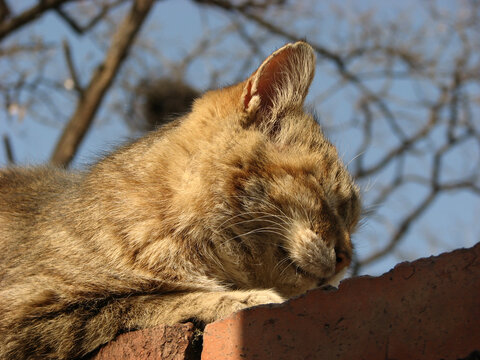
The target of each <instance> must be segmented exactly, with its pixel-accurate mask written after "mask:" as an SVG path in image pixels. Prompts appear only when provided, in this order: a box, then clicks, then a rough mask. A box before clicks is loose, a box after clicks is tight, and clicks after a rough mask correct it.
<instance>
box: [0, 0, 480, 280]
mask: <svg viewBox="0 0 480 360" xmlns="http://www.w3.org/2000/svg"><path fill="white" fill-rule="evenodd" d="M31 3H32V1H29V0H20V1H16V2H15V6H16V7H17V9H21V8H25V7H28V6H29V5H30V4H31ZM300 3H301V2H300ZM327 3H329V2H327ZM446 3H447V6H448V2H446ZM379 4H382V2H380V1H360V2H355V6H357V7H367V8H368V7H372V6H374V7H375V6H377V5H379ZM411 4H412V1H405V2H402V3H401V4H400V5H399V2H393V1H390V2H383V6H379V8H378V9H377V10H379V13H380V14H381V15H382V16H387V17H388V16H393V17H394V16H396V7H404V8H407V7H408V6H411ZM319 6H322V5H319ZM306 10H307V11H308V9H306ZM416 17H418V22H419V23H421V22H422V18H421V14H419V13H417V14H412V18H413V23H415V22H416V21H417V19H416ZM229 20H230V19H229V18H228V17H227V16H226V15H224V14H222V13H221V12H219V11H208V12H207V11H203V12H199V11H198V7H197V6H195V5H193V4H192V3H191V2H190V1H187V0H175V1H172V0H170V1H159V2H158V4H157V5H156V7H155V10H154V12H153V13H152V14H150V16H149V19H148V22H147V24H145V26H144V28H143V30H142V31H144V32H151V33H150V34H149V35H150V36H149V38H151V39H153V42H152V44H151V45H152V46H153V47H157V48H159V49H161V52H162V54H163V55H164V57H165V60H164V61H163V62H162V63H155V61H153V60H152V59H153V57H151V56H147V57H145V59H142V60H143V62H142V65H141V66H142V67H143V68H142V69H136V68H135V67H133V68H129V69H128V70H129V72H128V75H129V76H134V75H132V74H135V72H138V74H145V72H143V73H142V71H144V70H145V68H147V71H146V73H147V74H149V75H150V76H157V75H164V74H165V73H166V72H167V73H168V71H169V70H168V67H167V66H166V65H165V64H166V63H168V62H171V63H174V62H175V59H179V58H181V57H183V56H184V55H185V54H186V53H188V51H190V49H192V48H194V47H195V46H196V45H197V44H198V42H199V39H200V34H203V29H204V26H205V23H206V22H208V24H209V27H210V28H211V29H216V28H217V29H221V28H222V26H224V25H225V24H227V23H228V22H229ZM314 20H315V19H314ZM331 21H332V20H331V19H329V18H328V16H325V17H324V18H322V19H320V20H319V21H318V23H319V24H317V22H315V21H310V22H305V23H301V22H299V23H295V24H294V27H295V29H296V30H297V31H298V33H302V32H305V36H306V38H307V39H308V29H309V28H310V27H312V26H321V27H323V28H325V29H326V30H327V31H325V34H324V35H321V36H320V40H321V41H323V42H324V43H326V44H328V43H329V42H334V41H335V39H334V38H333V37H332V36H330V33H329V32H328V28H329V26H332V24H330V22H331ZM247 30H248V31H253V30H252V29H247ZM32 32H35V33H36V34H41V35H42V36H43V37H44V38H45V40H46V42H47V43H48V42H50V43H54V44H59V43H61V42H62V41H63V40H64V39H67V40H68V41H69V42H70V43H71V47H72V50H73V53H74V55H75V57H76V58H77V59H80V61H79V62H78V63H77V66H78V69H79V75H80V77H81V78H82V79H83V81H84V82H86V81H87V80H88V77H89V76H90V74H91V71H92V69H93V68H94V67H95V65H96V64H97V63H98V62H99V61H100V59H101V58H102V54H103V48H102V46H99V45H98V42H96V41H94V40H93V39H91V38H89V37H88V36H82V37H81V36H77V35H75V34H73V33H72V32H71V31H70V29H69V28H68V26H66V25H65V23H64V22H62V21H61V20H60V19H59V18H58V17H57V16H55V15H53V14H49V15H47V16H45V17H44V18H42V19H41V20H39V21H37V22H36V23H35V24H34V25H33V26H30V27H27V28H25V29H23V30H21V32H19V34H18V36H19V37H25V38H26V37H28V36H31V34H32ZM220 35H221V34H218V33H215V32H214V31H212V36H220ZM251 35H252V36H256V35H259V36H265V34H255V33H253V34H251ZM341 35H342V34H339V36H341ZM15 36H17V35H14V36H12V37H11V39H12V38H14V37H15ZM284 42H285V41H284V40H283V39H280V38H276V37H274V36H271V37H268V38H267V40H266V41H265V43H264V47H263V48H262V50H263V51H264V52H265V55H267V54H268V53H269V52H270V51H273V50H274V49H275V48H278V47H279V46H281V45H283V43H284ZM220 44H221V45H222V46H224V48H225V49H227V55H226V56H225V57H223V55H222V57H220V58H214V57H208V58H206V59H205V60H203V61H197V62H194V63H193V64H192V66H191V67H189V69H188V72H187V75H186V78H188V80H189V81H190V82H191V84H192V85H194V86H196V87H197V88H199V89H205V88H207V87H208V86H209V85H210V84H208V79H209V77H210V74H211V70H212V68H216V67H218V66H221V67H224V68H225V69H227V70H228V69H230V70H231V71H230V73H229V74H230V75H226V76H224V77H223V78H222V79H221V80H219V81H218V83H217V84H216V85H226V84H229V83H231V82H232V81H233V80H234V79H235V74H237V73H238V66H237V65H236V63H235V56H236V54H237V53H238V52H241V51H242V49H241V47H240V45H239V42H238V39H235V37H229V38H226V39H223V40H222V41H221V42H220ZM23 61H25V62H28V61H29V59H24V60H23ZM256 61H257V64H258V63H259V62H260V60H259V59H257V60H256ZM253 63H255V61H253ZM7 66H10V65H7V64H6V63H5V62H0V76H1V74H2V73H8V72H9V71H10V72H12V71H15V69H10V68H6V67H7ZM18 66H19V67H20V68H21V66H22V64H21V63H19V64H18ZM236 66H237V68H236ZM252 66H254V65H252ZM2 67H3V68H2ZM251 70H253V67H251V69H250V71H251ZM59 74H60V76H59ZM47 75H48V76H52V77H54V76H56V77H60V78H65V79H68V77H69V75H68V71H67V69H66V67H65V64H64V62H63V60H61V57H59V56H58V54H53V55H52V64H50V66H47ZM126 75H127V74H126V71H125V72H122V73H121V76H126ZM121 80H122V79H117V82H118V81H121ZM329 81H330V78H329V75H328V74H327V73H325V74H324V73H318V72H317V75H316V79H315V82H314V84H313V86H317V85H318V86H323V87H326V86H327V85H326V84H328V82H329ZM398 91H399V92H401V93H403V95H405V96H406V95H408V91H410V90H409V89H408V88H404V89H402V88H399V90H398ZM122 96H123V95H122V94H120V93H118V92H115V91H112V92H111V93H110V94H109V95H108V97H107V99H105V100H106V102H109V101H111V100H112V98H114V97H118V98H119V99H121V98H122ZM72 99H73V98H70V99H68V97H67V98H66V99H60V98H59V99H58V102H57V103H56V107H57V108H58V109H59V112H60V113H62V114H64V115H65V118H68V114H69V111H71V108H72V104H74V102H73V100H72ZM313 100H314V98H313V97H310V98H309V99H308V100H307V102H309V101H310V102H311V101H313ZM341 101H348V99H347V100H345V99H340V100H335V101H333V100H332V101H331V102H327V103H326V104H325V105H324V108H323V109H325V111H324V114H320V115H324V118H330V117H333V118H334V119H335V118H346V117H348V114H347V113H346V111H347V110H346V109H345V107H343V106H342V103H341ZM41 113H42V108H41V107H39V110H38V113H36V114H30V113H29V114H27V115H26V116H25V117H24V118H23V119H22V120H21V121H20V120H19V119H18V118H14V117H13V118H12V119H7V118H5V114H4V113H2V114H0V116H1V117H0V128H1V131H2V134H8V135H9V136H10V138H11V140H12V144H13V148H14V152H15V157H16V160H17V162H18V163H19V164H41V163H44V162H45V161H47V160H48V157H49V155H50V154H51V152H52V150H53V146H54V143H55V139H56V138H58V136H59V134H60V130H61V124H62V122H61V121H59V119H51V118H50V119H47V120H40V121H39V118H40V116H41V115H42V114H41ZM325 114H328V115H327V116H325ZM2 117H3V118H2ZM112 118H113V120H112ZM131 137H132V133H131V131H130V129H129V127H128V126H127V125H126V124H125V122H124V121H122V120H119V118H118V116H117V115H116V116H112V115H111V109H109V108H107V107H102V109H101V111H100V113H99V114H98V116H97V120H96V122H95V124H94V127H93V129H92V130H91V131H90V132H89V133H88V135H87V137H86V138H85V140H84V142H83V143H82V145H81V148H80V151H79V153H78V155H77V157H76V158H75V161H74V164H73V167H76V168H82V167H84V166H85V165H88V164H91V163H92V162H93V161H95V159H98V158H99V157H101V156H102V155H103V154H105V153H106V152H108V151H110V150H112V149H114V148H115V147H116V146H118V144H119V143H122V142H124V141H126V140H128V139H129V138H131ZM357 140H358V139H356V138H355V135H354V133H352V134H351V135H349V136H347V137H345V136H337V135H334V136H333V137H332V141H333V142H334V143H335V145H336V146H337V147H338V149H339V153H340V154H342V155H343V156H344V161H345V162H347V163H348V162H349V159H351V158H352V157H353V156H355V154H353V153H352V152H353V151H354V149H355V146H353V144H354V143H355V142H356V141H357ZM375 151H376V152H375ZM370 156H371V157H372V159H373V158H375V157H381V156H382V149H381V148H380V147H379V148H378V149H372V150H371V155H370ZM455 156H458V155H455ZM472 156H473V155H472ZM475 156H476V155H475ZM455 160H456V159H455ZM460 160H461V158H460V157H459V158H458V161H460ZM454 162H455V161H454ZM0 165H5V153H4V148H3V147H0ZM411 166H412V167H416V166H417V167H418V166H420V167H421V166H422V164H420V163H413V164H412V165H411ZM377 181H379V180H378V179H375V178H373V179H371V184H370V186H375V183H376V182H377ZM363 191H368V189H365V188H364V189H363ZM367 196H368V194H367ZM418 196H422V191H421V190H419V189H415V188H412V189H411V190H409V191H408V195H407V196H406V197H405V196H403V197H399V198H398V199H396V200H394V202H395V203H394V204H393V205H394V206H393V205H392V206H391V207H389V208H385V209H384V210H383V211H384V212H385V213H393V214H391V216H392V217H395V214H394V212H395V211H397V209H398V208H401V207H402V206H403V203H404V202H408V201H409V197H410V198H411V200H412V201H414V200H415V198H416V197H418ZM479 214H480V205H479V202H478V198H475V197H472V196H471V195H470V194H468V193H466V192H457V193H453V194H449V195H445V196H442V197H440V198H439V199H438V200H437V202H436V203H435V204H434V206H433V207H432V209H431V210H430V211H429V212H427V213H426V214H425V215H424V217H423V218H422V221H421V222H420V223H419V224H418V225H415V226H414V227H413V228H412V230H411V231H410V232H409V235H408V236H407V238H406V240H405V242H404V244H402V246H401V247H400V248H399V249H397V250H396V251H395V253H394V254H392V255H391V256H388V257H387V258H385V259H384V260H382V261H380V262H378V263H375V264H373V265H372V266H369V267H368V268H366V269H365V273H368V274H380V273H383V272H385V271H387V270H388V269H390V268H391V267H392V266H394V265H395V264H396V263H397V262H398V261H399V260H400V259H414V258H417V257H420V256H428V255H431V254H437V253H439V252H441V251H447V250H451V249H453V248H456V247H469V246H472V245H474V244H475V243H476V242H477V241H478V238H479V235H480V224H478V221H477V220H476V219H477V217H478V215H479ZM383 231H385V229H380V228H378V227H376V226H375V225H374V224H373V223H372V222H370V223H369V221H368V219H366V221H365V225H364V226H363V227H362V228H361V229H360V231H359V234H358V235H357V236H355V237H354V240H355V239H356V241H355V246H356V249H357V251H358V252H359V254H360V255H363V254H367V253H368V252H369V251H370V247H371V246H375V244H374V243H373V244H372V241H371V239H374V238H375V237H380V238H381V237H382V236H383ZM429 237H431V238H435V242H434V243H433V241H432V242H429V241H428V238H429ZM425 240H427V241H425ZM439 241H440V242H441V243H442V245H441V246H439V245H438V242H439Z"/></svg>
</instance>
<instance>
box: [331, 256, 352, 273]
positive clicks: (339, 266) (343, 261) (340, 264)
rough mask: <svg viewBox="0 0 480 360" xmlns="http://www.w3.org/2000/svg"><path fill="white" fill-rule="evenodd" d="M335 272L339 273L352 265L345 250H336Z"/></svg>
mask: <svg viewBox="0 0 480 360" xmlns="http://www.w3.org/2000/svg"><path fill="white" fill-rule="evenodd" d="M336 262H337V263H336V265H335V273H338V272H340V271H342V270H343V269H345V268H346V267H347V266H348V265H350V259H349V258H348V256H347V254H345V253H344V252H343V251H336Z"/></svg>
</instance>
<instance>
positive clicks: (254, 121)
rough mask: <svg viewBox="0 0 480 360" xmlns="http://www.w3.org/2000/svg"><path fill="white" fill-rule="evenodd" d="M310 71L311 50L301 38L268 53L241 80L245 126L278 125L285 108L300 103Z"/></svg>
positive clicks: (312, 68)
mask: <svg viewBox="0 0 480 360" xmlns="http://www.w3.org/2000/svg"><path fill="white" fill-rule="evenodd" d="M314 72H315V52H314V50H313V49H312V47H311V46H310V45H308V44H307V43H305V42H301V41H300V42H296V43H294V44H287V45H285V46H284V47H282V48H280V49H278V50H277V51H275V52H274V53H273V54H271V55H270V56H269V57H268V58H267V59H265V61H264V62H263V63H262V65H260V67H259V68H258V69H257V70H256V71H255V72H254V73H253V74H252V75H251V76H250V78H248V79H247V81H246V82H245V87H244V89H243V93H242V106H243V110H244V111H245V112H246V114H247V119H246V123H245V126H251V125H253V126H257V127H259V128H261V129H264V130H269V131H275V129H277V128H279V127H280V122H281V119H282V117H283V115H284V114H285V113H286V112H288V111H289V110H291V109H298V108H301V107H302V106H303V102H304V100H305V97H306V96H307V92H308V88H309V87H310V84H311V82H312V79H313V75H314Z"/></svg>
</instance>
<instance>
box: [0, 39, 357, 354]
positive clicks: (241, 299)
mask: <svg viewBox="0 0 480 360" xmlns="http://www.w3.org/2000/svg"><path fill="white" fill-rule="evenodd" d="M314 68H315V56H314V52H313V51H312V49H311V47H310V46H309V45H307V44H306V43H303V42H299V43H295V44H288V45H286V46H285V47H283V48H281V49H280V50H278V51H276V52H275V53H273V54H272V55H271V56H270V57H269V58H267V59H266V60H265V61H264V63H263V64H262V65H261V66H260V67H259V69H257V71H256V72H255V73H254V74H253V75H252V76H251V77H250V78H248V79H247V80H245V81H244V82H242V83H240V84H237V85H234V86H231V87H228V88H224V89H220V90H216V91H210V92H207V93H206V94H205V95H204V96H203V97H201V98H200V99H198V100H197V101H196V102H195V104H194V107H193V110H192V112H191V113H190V114H189V115H187V116H185V117H183V118H181V119H178V120H176V121H174V122H173V123H171V124H169V125H166V126H164V127H163V128H161V129H159V130H158V131H156V132H153V133H151V134H149V135H147V136H146V137H144V138H142V139H140V140H138V141H136V142H134V143H133V144H130V145H127V146H125V147H123V148H121V149H119V150H117V151H116V152H114V153H113V154H111V155H110V156H108V157H106V158H105V159H103V160H101V161H100V162H99V163H97V164H96V165H94V166H92V167H91V168H90V169H89V170H88V171H86V172H84V173H72V172H66V171H63V170H58V169H51V168H30V169H6V170H3V171H2V172H0V254H2V255H1V257H0V334H1V336H0V358H1V359H20V358H50V357H54V358H74V357H78V356H81V355H84V354H87V353H89V352H91V351H93V350H94V349H95V348H97V347H98V346H100V345H102V344H104V343H106V342H108V341H109V340H111V339H113V338H114V337H115V336H116V335H117V334H118V333H119V332H123V331H128V330H130V329H137V328H143V327H149V326H155V325H157V324H160V323H167V324H172V323H175V322H180V321H187V320H189V319H196V320H198V321H203V322H210V321H214V320H216V319H218V318H221V317H224V316H226V315H228V314H230V313H231V312H233V311H236V310H238V309H241V308H244V307H248V306H253V305H258V304H263V303H268V302H281V301H283V300H284V299H286V298H289V297H291V296H294V295H298V294H301V293H303V292H305V291H306V290H308V289H311V288H314V287H317V286H319V285H322V284H327V283H329V281H332V279H334V278H335V279H337V280H338V277H339V274H340V273H343V272H344V270H345V269H346V267H347V266H348V264H349V262H350V260H351V257H352V244H351V241H350V235H351V233H352V231H354V229H355V226H356V224H357V221H358V217H359V213H360V203H359V194H358V190H357V188H356V186H355V185H354V184H353V181H352V179H351V177H350V175H349V174H348V173H347V171H346V169H345V168H344V166H343V165H342V163H341V161H340V159H339V158H338V154H337V152H336V149H335V148H334V147H333V146H332V145H331V144H330V143H329V142H328V141H327V140H326V139H325V137H324V136H323V134H322V132H321V129H320V126H319V125H318V124H317V122H316V121H315V119H314V118H313V117H312V116H311V115H309V114H307V113H305V112H304V111H303V101H304V98H305V96H306V94H307V91H308V87H309V85H310V83H311V80H312V77H313V73H314ZM325 311H328V309H325Z"/></svg>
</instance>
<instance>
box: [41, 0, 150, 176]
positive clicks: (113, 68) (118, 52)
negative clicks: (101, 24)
mask: <svg viewBox="0 0 480 360" xmlns="http://www.w3.org/2000/svg"><path fill="white" fill-rule="evenodd" d="M153 2H154V0H136V1H135V2H134V3H133V5H132V7H131V9H130V11H129V13H128V14H127V16H126V17H125V18H124V19H123V21H122V22H121V24H120V25H119V26H118V30H117V32H116V33H115V35H114V37H113V40H112V44H111V46H110V49H109V50H108V52H107V55H106V56H105V60H104V62H103V63H102V64H101V65H100V66H99V67H98V69H97V70H96V72H95V73H94V74H93V76H92V78H91V80H90V83H89V84H88V86H87V88H86V89H85V90H84V93H83V96H82V97H80V99H79V101H78V104H77V107H76V110H75V112H74V114H73V116H72V118H71V119H70V121H69V122H68V124H67V126H66V127H65V129H64V131H63V134H62V136H61V137H60V139H59V141H58V143H57V146H56V147H55V150H54V152H53V154H52V156H51V158H50V161H51V163H52V164H54V165H57V166H65V167H66V166H68V165H69V164H70V162H71V161H72V159H73V157H74V156H75V153H76V151H77V149H78V147H79V145H80V143H81V141H82V139H83V138H84V136H85V134H86V133H87V130H88V129H89V127H90V125H91V123H92V121H93V119H94V117H95V114H96V112H97V110H98V109H99V107H100V105H101V103H102V100H103V98H104V96H105V94H106V92H107V90H108V88H109V87H110V85H111V84H112V82H113V79H114V78H115V75H116V74H117V73H118V70H119V69H120V66H121V65H122V63H123V62H124V60H125V59H126V57H127V54H128V51H129V49H130V47H131V45H132V43H133V41H134V39H135V35H136V34H137V32H138V31H139V29H140V27H141V26H142V24H143V22H144V20H145V18H146V16H147V15H148V13H149V11H150V9H151V7H152V5H153Z"/></svg>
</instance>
